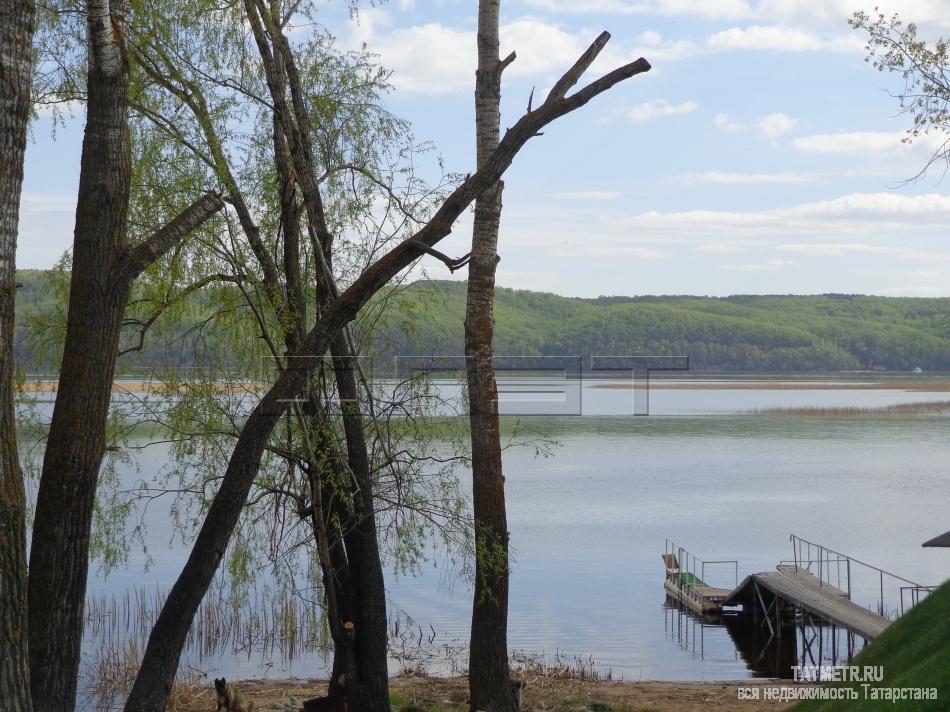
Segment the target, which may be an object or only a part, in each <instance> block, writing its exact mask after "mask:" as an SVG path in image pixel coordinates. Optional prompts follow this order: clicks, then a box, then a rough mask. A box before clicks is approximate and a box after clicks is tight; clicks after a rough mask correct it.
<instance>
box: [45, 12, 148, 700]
mask: <svg viewBox="0 0 950 712" xmlns="http://www.w3.org/2000/svg"><path fill="white" fill-rule="evenodd" d="M116 5H118V7H111V6H110V3H109V2H108V0H98V2H92V1H91V2H89V4H88V6H87V21H88V28H87V31H88V44H89V47H88V57H89V59H88V67H89V75H88V89H87V93H88V99H87V105H86V129H85V134H84V136H83V148H82V160H81V164H80V176H79V196H78V200H77V204H76V227H75V234H74V237H73V265H72V277H71V283H70V292H69V312H68V316H67V324H66V341H65V347H64V351H63V362H62V366H61V368H60V373H59V388H58V390H57V394H56V404H55V406H54V408H53V419H52V423H51V425H50V432H49V438H48V440H47V444H46V452H45V454H44V458H43V473H42V477H41V480H40V487H39V491H38V493H37V501H36V515H35V520H34V524H33V538H32V545H31V549H30V595H29V602H30V662H31V665H30V672H31V682H32V689H33V700H34V702H35V704H36V706H37V708H38V709H42V710H64V711H66V712H68V711H70V710H72V709H73V708H74V705H75V700H76V680H77V675H78V672H79V653H80V644H81V641H82V631H83V607H84V602H85V596H86V574H87V571H88V568H89V561H88V551H89V538H90V531H91V525H92V512H93V507H94V504H95V496H96V483H97V480H98V476H99V467H100V465H101V464H102V457H103V453H104V448H105V436H106V421H107V418H108V413H109V403H110V399H111V395H112V378H113V374H114V370H115V361H116V354H117V351H118V344H119V331H120V328H119V327H120V324H121V321H122V315H123V312H124V310H125V304H126V301H127V300H128V295H129V290H130V286H131V283H130V282H129V281H128V280H126V279H124V278H122V277H120V276H119V275H118V274H117V273H118V267H119V263H118V256H119V254H120V251H121V250H122V249H123V248H124V247H125V240H126V218H127V213H128V205H129V189H130V181H131V151H130V145H129V128H128V68H127V64H126V60H125V53H124V48H123V47H122V46H121V42H122V35H123V33H124V32H125V28H126V16H127V12H128V6H127V5H124V4H123V3H121V2H120V3H116Z"/></svg>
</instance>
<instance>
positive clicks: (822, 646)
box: [663, 596, 867, 680]
mask: <svg viewBox="0 0 950 712" xmlns="http://www.w3.org/2000/svg"><path fill="white" fill-rule="evenodd" d="M663 610H664V615H665V622H666V634H667V640H669V641H672V642H674V643H676V644H677V646H678V647H679V648H680V649H681V650H683V651H684V652H687V653H690V654H691V655H693V656H694V657H698V658H699V659H701V660H705V659H706V657H707V655H712V656H717V655H721V654H722V651H721V638H722V632H725V633H726V634H727V635H728V638H729V640H730V641H731V643H732V645H733V649H734V655H735V660H736V661H741V662H743V663H744V664H745V667H746V669H747V670H748V673H749V675H750V676H751V677H757V678H776V679H782V680H790V679H792V678H793V668H794V667H795V666H820V665H846V664H848V663H849V662H850V661H851V659H852V658H853V657H854V656H855V655H857V654H858V653H859V652H861V650H863V648H864V646H865V645H867V642H866V641H865V640H864V639H863V638H861V637H860V636H856V635H854V634H853V633H850V632H848V631H846V630H844V629H842V628H839V627H837V626H831V625H824V624H822V623H821V622H819V621H818V620H816V619H814V618H812V617H811V616H808V615H803V614H795V615H790V616H785V617H784V618H783V619H782V625H781V626H779V627H777V628H776V629H774V630H772V629H770V628H769V627H768V626H766V624H765V621H764V620H756V619H755V617H753V616H751V615H744V614H742V613H736V612H724V613H721V614H715V615H704V616H700V615H698V614H696V613H694V612H693V611H692V610H690V609H689V608H686V607H685V606H683V605H682V604H681V603H679V602H678V601H677V600H676V599H674V598H673V597H671V596H667V597H666V600H665V601H664V602H663Z"/></svg>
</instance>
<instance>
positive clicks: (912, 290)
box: [881, 284, 947, 297]
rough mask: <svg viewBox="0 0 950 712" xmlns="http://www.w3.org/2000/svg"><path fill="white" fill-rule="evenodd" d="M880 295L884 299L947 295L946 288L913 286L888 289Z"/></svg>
mask: <svg viewBox="0 0 950 712" xmlns="http://www.w3.org/2000/svg"><path fill="white" fill-rule="evenodd" d="M881 294H883V295H884V296H885V297H943V296H946V294H947V287H946V286H925V285H920V284H914V285H908V286H906V287H890V288H888V289H884V290H882V292H881Z"/></svg>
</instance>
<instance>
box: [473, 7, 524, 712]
mask: <svg viewBox="0 0 950 712" xmlns="http://www.w3.org/2000/svg"><path fill="white" fill-rule="evenodd" d="M498 11H499V0H480V1H479V4H478V69H477V71H476V73H475V135H476V147H477V160H478V165H479V167H481V166H483V165H484V164H485V163H486V162H487V161H488V159H489V157H490V156H491V154H492V152H493V151H494V150H495V149H496V148H497V147H498V140H499V123H500V119H501V73H502V70H503V69H504V66H505V65H504V64H502V62H501V60H500V58H499V56H498ZM503 187H504V185H503V183H502V182H501V181H500V180H499V181H498V182H497V183H495V184H494V185H492V186H490V187H489V188H488V189H486V190H485V191H484V192H482V193H481V194H480V195H479V196H478V198H476V200H475V220H474V226H473V229H472V253H471V261H470V262H469V264H468V294H467V300H466V305H465V356H466V359H465V369H466V376H467V380H468V401H469V423H470V426H471V439H472V509H473V514H474V518H475V594H474V601H473V605H472V630H471V642H470V645H469V673H468V679H469V700H470V704H471V709H472V710H473V712H476V711H477V710H482V711H484V712H514V710H515V709H516V705H515V697H514V693H513V692H512V688H511V673H510V670H509V668H508V518H507V514H506V511H505V478H504V477H503V476H502V463H501V439H500V435H499V431H498V389H497V384H496V383H495V360H494V352H493V349H492V336H493V331H494V329H493V321H492V307H493V304H494V296H495V266H496V265H497V264H498V255H497V246H498V225H499V221H500V219H501V193H502V189H503Z"/></svg>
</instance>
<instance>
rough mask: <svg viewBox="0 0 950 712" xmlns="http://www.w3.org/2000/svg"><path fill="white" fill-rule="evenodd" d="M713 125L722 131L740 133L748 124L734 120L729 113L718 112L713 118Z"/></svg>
mask: <svg viewBox="0 0 950 712" xmlns="http://www.w3.org/2000/svg"><path fill="white" fill-rule="evenodd" d="M713 125H714V126H715V127H716V128H717V129H719V130H720V131H725V132H726V133H739V132H740V131H745V130H746V128H747V127H746V125H745V124H744V123H742V122H741V121H733V120H732V119H730V118H729V115H728V114H716V117H715V118H714V119H713Z"/></svg>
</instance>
